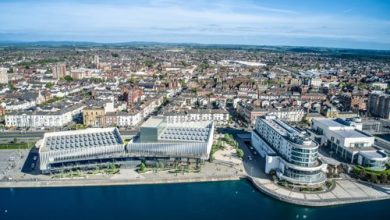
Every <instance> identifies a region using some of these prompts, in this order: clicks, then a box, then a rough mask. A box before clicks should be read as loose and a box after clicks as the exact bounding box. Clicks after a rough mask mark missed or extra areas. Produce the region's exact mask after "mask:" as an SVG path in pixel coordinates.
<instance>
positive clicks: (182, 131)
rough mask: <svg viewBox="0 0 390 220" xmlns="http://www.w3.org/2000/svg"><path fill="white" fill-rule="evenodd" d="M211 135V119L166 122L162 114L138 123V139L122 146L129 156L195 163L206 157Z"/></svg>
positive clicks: (212, 126) (212, 125) (210, 144)
mask: <svg viewBox="0 0 390 220" xmlns="http://www.w3.org/2000/svg"><path fill="white" fill-rule="evenodd" d="M213 135H214V123H213V122H212V121H198V122H168V121H167V118H166V117H151V118H149V119H148V120H147V121H146V122H145V123H143V124H142V125H141V127H140V137H139V140H138V141H137V142H133V143H129V144H128V145H127V146H126V149H127V151H128V153H129V155H130V156H131V157H137V158H142V159H147V160H155V159H168V160H171V161H173V160H175V159H180V160H182V161H183V160H191V161H198V162H199V161H203V160H207V159H209V156H210V151H211V146H212V143H213Z"/></svg>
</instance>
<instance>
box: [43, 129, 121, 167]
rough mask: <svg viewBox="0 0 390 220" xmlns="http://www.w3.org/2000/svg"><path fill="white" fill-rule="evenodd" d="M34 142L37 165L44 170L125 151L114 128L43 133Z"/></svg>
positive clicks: (78, 164) (82, 164) (86, 162)
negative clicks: (41, 136) (35, 143)
mask: <svg viewBox="0 0 390 220" xmlns="http://www.w3.org/2000/svg"><path fill="white" fill-rule="evenodd" d="M37 145H38V146H37V147H39V165H40V167H39V168H40V170H41V171H42V172H43V173H49V172H55V171H56V170H59V169H74V168H81V167H86V166H89V165H90V164H91V161H98V162H96V163H102V162H104V161H107V160H108V161H109V159H110V158H116V157H117V156H118V155H123V154H124V153H125V147H124V144H123V140H122V137H121V135H120V133H119V131H118V129H117V128H91V129H86V130H76V131H61V132H51V133H45V135H44V137H43V139H42V140H41V141H39V142H38V143H37Z"/></svg>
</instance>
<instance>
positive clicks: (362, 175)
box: [359, 168, 367, 179]
mask: <svg viewBox="0 0 390 220" xmlns="http://www.w3.org/2000/svg"><path fill="white" fill-rule="evenodd" d="M366 176H367V173H366V170H365V169H364V168H362V169H361V170H360V172H359V177H360V179H365V178H366Z"/></svg>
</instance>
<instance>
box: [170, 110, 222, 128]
mask: <svg viewBox="0 0 390 220" xmlns="http://www.w3.org/2000/svg"><path fill="white" fill-rule="evenodd" d="M166 118H167V122H169V123H183V122H201V121H213V122H214V123H215V124H217V125H226V124H228V123H229V113H228V112H227V111H220V110H217V111H211V110H210V111H208V110H205V111H202V110H201V111H196V110H194V111H191V110H190V111H188V112H186V113H184V112H179V113H168V114H166Z"/></svg>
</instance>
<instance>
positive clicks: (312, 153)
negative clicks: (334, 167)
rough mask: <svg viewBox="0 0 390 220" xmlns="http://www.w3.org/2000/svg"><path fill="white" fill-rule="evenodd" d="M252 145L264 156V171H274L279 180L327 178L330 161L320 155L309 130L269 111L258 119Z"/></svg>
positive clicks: (312, 183) (310, 181)
mask: <svg viewBox="0 0 390 220" xmlns="http://www.w3.org/2000/svg"><path fill="white" fill-rule="evenodd" d="M252 145H253V147H255V148H256V150H257V151H258V152H259V154H260V155H261V156H262V157H264V158H265V172H266V173H267V174H268V173H270V172H271V171H275V172H276V175H277V177H278V178H279V179H280V180H285V181H287V182H289V183H292V184H297V185H303V186H318V185H321V184H322V183H324V182H325V181H326V174H325V171H326V168H327V165H326V164H325V163H323V162H322V161H321V160H319V158H318V144H317V143H316V142H314V141H312V140H311V139H310V137H309V136H308V135H307V133H306V132H304V131H300V130H297V129H296V128H293V127H291V126H289V125H288V124H286V123H284V122H282V121H281V120H279V119H278V118H277V117H276V116H273V115H266V116H261V117H258V118H257V119H256V125H255V129H254V130H253V132H252Z"/></svg>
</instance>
